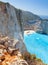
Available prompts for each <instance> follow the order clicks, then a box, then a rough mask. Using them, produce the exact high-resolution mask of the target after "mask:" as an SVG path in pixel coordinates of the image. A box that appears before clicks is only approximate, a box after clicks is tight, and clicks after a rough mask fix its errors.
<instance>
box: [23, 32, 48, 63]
mask: <svg viewBox="0 0 48 65" xmlns="http://www.w3.org/2000/svg"><path fill="white" fill-rule="evenodd" d="M24 42H25V45H26V47H27V50H28V51H29V52H30V53H31V54H35V55H36V56H37V57H38V58H41V59H42V61H43V62H44V63H47V64H48V36H47V35H42V34H38V33H33V34H28V35H26V34H24Z"/></svg>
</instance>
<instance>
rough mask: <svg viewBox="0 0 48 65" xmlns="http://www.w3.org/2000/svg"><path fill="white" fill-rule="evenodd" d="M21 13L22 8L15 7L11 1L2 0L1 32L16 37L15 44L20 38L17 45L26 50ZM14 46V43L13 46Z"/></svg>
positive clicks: (0, 5)
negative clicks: (4, 1)
mask: <svg viewBox="0 0 48 65" xmlns="http://www.w3.org/2000/svg"><path fill="white" fill-rule="evenodd" d="M21 15H22V12H21V10H17V9H15V8H14V7H13V6H11V5H10V4H9V3H3V2H0V33H2V34H4V35H7V36H9V37H10V38H14V39H15V41H14V42H15V44H16V40H18V42H17V44H16V47H17V48H19V50H20V51H21V52H24V51H25V50H26V48H25V45H24V43H23V37H22V33H23V28H22V22H21V18H20V17H21ZM11 45H12V44H11ZM14 46H15V45H14ZM14 46H13V45H12V47H14Z"/></svg>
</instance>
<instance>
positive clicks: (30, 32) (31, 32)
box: [24, 30, 35, 34]
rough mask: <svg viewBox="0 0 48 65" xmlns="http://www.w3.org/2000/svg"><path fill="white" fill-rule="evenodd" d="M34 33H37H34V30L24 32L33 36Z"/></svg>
mask: <svg viewBox="0 0 48 65" xmlns="http://www.w3.org/2000/svg"><path fill="white" fill-rule="evenodd" d="M33 33H35V31H33V30H26V31H24V34H33Z"/></svg>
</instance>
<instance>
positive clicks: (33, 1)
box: [0, 0, 48, 16]
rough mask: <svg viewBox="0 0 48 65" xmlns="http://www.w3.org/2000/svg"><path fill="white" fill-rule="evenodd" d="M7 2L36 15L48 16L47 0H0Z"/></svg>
mask: <svg viewBox="0 0 48 65" xmlns="http://www.w3.org/2000/svg"><path fill="white" fill-rule="evenodd" d="M0 1H3V2H9V3H10V4H12V5H13V6H15V7H16V8H18V9H22V10H25V11H30V12H32V13H34V14H37V15H45V16H48V0H0Z"/></svg>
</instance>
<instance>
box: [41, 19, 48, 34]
mask: <svg viewBox="0 0 48 65" xmlns="http://www.w3.org/2000/svg"><path fill="white" fill-rule="evenodd" d="M41 27H42V30H43V34H48V20H47V19H44V20H42V22H41Z"/></svg>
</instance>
